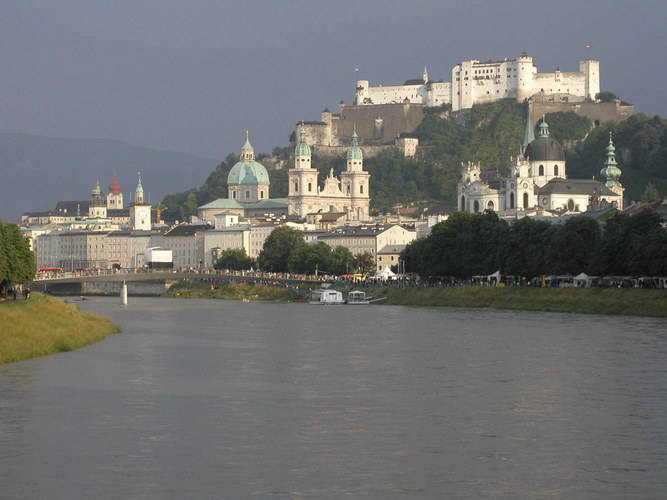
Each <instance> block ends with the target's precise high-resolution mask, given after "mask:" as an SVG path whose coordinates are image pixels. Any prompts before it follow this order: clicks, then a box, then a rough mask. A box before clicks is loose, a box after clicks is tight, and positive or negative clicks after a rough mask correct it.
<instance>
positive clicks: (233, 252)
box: [213, 248, 255, 271]
mask: <svg viewBox="0 0 667 500" xmlns="http://www.w3.org/2000/svg"><path fill="white" fill-rule="evenodd" d="M254 263H255V262H254V261H253V260H252V259H251V258H250V257H248V256H247V255H246V253H245V250H244V249H243V248H228V249H227V250H223V251H222V252H220V257H219V258H218V260H216V261H215V262H214V263H213V269H231V270H233V271H244V270H248V269H250V268H251V267H252V266H253V265H254Z"/></svg>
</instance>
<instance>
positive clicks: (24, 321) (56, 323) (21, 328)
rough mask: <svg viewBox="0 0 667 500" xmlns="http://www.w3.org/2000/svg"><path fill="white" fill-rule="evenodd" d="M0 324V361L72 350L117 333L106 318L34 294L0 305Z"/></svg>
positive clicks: (115, 327)
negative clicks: (25, 298)
mask: <svg viewBox="0 0 667 500" xmlns="http://www.w3.org/2000/svg"><path fill="white" fill-rule="evenodd" d="M0 324H1V325H2V335H0V364H2V363H10V362H14V361H21V360H24V359H30V358H36V357H38V356H46V355H47V354H55V353H57V352H64V351H71V350H73V349H78V348H80V347H83V346H86V345H89V344H92V343H94V342H98V341H100V340H102V339H103V338H105V337H106V336H108V335H110V334H112V333H119V332H120V329H119V328H118V327H117V326H116V325H114V324H113V323H112V322H111V320H110V319H109V318H105V317H103V316H99V315H97V314H93V313H89V312H84V311H82V310H81V309H79V308H78V307H76V306H75V305H73V304H68V303H66V302H63V301H61V300H58V299H55V298H53V297H49V296H45V295H42V294H37V293H33V294H32V295H31V298H30V299H28V300H18V301H7V302H5V303H3V304H0Z"/></svg>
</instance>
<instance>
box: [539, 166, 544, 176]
mask: <svg viewBox="0 0 667 500" xmlns="http://www.w3.org/2000/svg"><path fill="white" fill-rule="evenodd" d="M538 175H544V165H540V168H539V174H538Z"/></svg>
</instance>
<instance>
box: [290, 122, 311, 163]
mask: <svg viewBox="0 0 667 500" xmlns="http://www.w3.org/2000/svg"><path fill="white" fill-rule="evenodd" d="M294 155H295V156H310V155H311V152H310V146H309V145H308V143H307V142H306V129H305V128H304V127H303V122H302V123H301V131H300V132H299V143H298V144H297V145H296V149H295V150H294Z"/></svg>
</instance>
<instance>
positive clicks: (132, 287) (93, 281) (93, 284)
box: [30, 270, 321, 296]
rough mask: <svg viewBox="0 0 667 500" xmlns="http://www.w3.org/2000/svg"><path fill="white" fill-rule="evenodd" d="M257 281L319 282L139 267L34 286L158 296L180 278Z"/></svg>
mask: <svg viewBox="0 0 667 500" xmlns="http://www.w3.org/2000/svg"><path fill="white" fill-rule="evenodd" d="M241 281H247V282H253V283H262V282H264V283H284V284H288V283H319V282H321V280H320V279H318V278H317V277H315V276H306V275H292V274H283V273H262V272H253V271H249V272H248V271H246V272H221V271H204V272H197V271H156V270H147V271H143V270H142V271H138V272H131V273H101V274H96V273H77V274H73V273H62V274H59V275H57V276H55V275H53V276H48V277H39V278H37V279H35V280H34V281H33V282H32V283H31V285H30V287H31V289H32V290H33V291H37V292H44V293H49V294H51V295H119V294H120V290H121V287H122V285H123V283H126V284H127V294H128V295H130V296H157V295H162V294H163V293H165V292H166V291H167V290H169V288H171V287H172V286H173V285H174V284H176V283H178V282H189V283H192V282H200V283H202V282H204V283H205V282H211V283H224V282H241Z"/></svg>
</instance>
